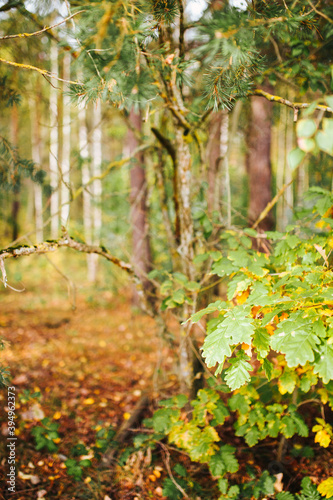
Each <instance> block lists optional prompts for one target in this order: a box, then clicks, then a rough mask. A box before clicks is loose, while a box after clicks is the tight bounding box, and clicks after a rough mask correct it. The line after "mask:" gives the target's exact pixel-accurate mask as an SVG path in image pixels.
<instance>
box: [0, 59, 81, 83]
mask: <svg viewBox="0 0 333 500" xmlns="http://www.w3.org/2000/svg"><path fill="white" fill-rule="evenodd" d="M0 62H3V63H5V64H9V65H10V66H15V67H16V68H21V69H30V70H32V71H37V72H38V73H40V74H41V75H43V76H44V77H45V76H48V77H49V78H54V79H55V80H58V81H59V82H65V83H71V84H73V85H82V84H81V83H80V82H73V81H72V80H64V79H63V78H59V77H58V76H55V75H53V74H52V73H50V72H49V71H47V70H46V69H42V68H37V67H36V66H31V64H23V63H17V62H14V61H7V59H3V58H2V57H0Z"/></svg>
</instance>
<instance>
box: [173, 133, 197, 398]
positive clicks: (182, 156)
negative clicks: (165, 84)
mask: <svg viewBox="0 0 333 500" xmlns="http://www.w3.org/2000/svg"><path fill="white" fill-rule="evenodd" d="M175 143H176V144H175V149H176V169H175V170H176V172H175V173H176V176H177V177H176V182H177V187H178V189H177V192H178V207H179V208H178V210H179V214H178V215H179V223H180V244H179V247H178V253H179V255H180V258H181V264H182V270H183V273H184V274H185V275H186V276H187V278H188V279H189V280H191V281H193V280H194V279H195V272H194V267H193V257H194V252H193V220H192V213H191V154H190V150H189V146H188V144H187V142H186V137H184V131H183V129H182V128H180V127H179V126H178V127H177V128H176V140H175ZM183 314H184V318H186V319H187V318H188V317H189V315H190V314H191V313H190V311H189V307H188V305H187V304H185V305H184V308H183ZM193 362H194V353H193V345H192V341H191V327H184V326H182V325H181V326H180V343H179V381H180V388H181V391H183V392H186V393H189V392H191V391H192V390H193V381H194V373H193V368H194V366H193Z"/></svg>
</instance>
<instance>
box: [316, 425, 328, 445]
mask: <svg viewBox="0 0 333 500" xmlns="http://www.w3.org/2000/svg"><path fill="white" fill-rule="evenodd" d="M315 427H319V426H317V425H316V426H315ZM330 442H331V438H330V435H329V434H328V432H327V431H326V430H325V429H321V430H319V431H318V432H317V434H316V436H315V443H319V444H320V446H322V447H323V448H327V447H328V446H329V444H330Z"/></svg>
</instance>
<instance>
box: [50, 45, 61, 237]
mask: <svg viewBox="0 0 333 500" xmlns="http://www.w3.org/2000/svg"><path fill="white" fill-rule="evenodd" d="M50 61H51V73H53V74H54V75H55V76H58V75H59V69H58V48H57V44H56V42H54V41H53V40H52V41H51V51H50ZM58 161H59V134H58V91H57V89H56V88H55V87H53V86H52V85H50V153H49V167H50V184H51V189H52V194H51V199H50V212H51V237H52V238H53V239H56V238H57V237H58V236H59V234H58V232H59V167H58Z"/></svg>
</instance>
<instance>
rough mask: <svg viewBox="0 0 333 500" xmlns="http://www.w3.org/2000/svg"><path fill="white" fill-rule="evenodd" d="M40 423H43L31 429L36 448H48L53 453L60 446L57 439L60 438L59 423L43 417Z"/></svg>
mask: <svg viewBox="0 0 333 500" xmlns="http://www.w3.org/2000/svg"><path fill="white" fill-rule="evenodd" d="M40 423H41V424H42V425H37V426H36V427H33V428H32V430H31V434H32V435H33V436H34V438H35V443H36V446H35V447H36V450H37V451H38V450H42V449H43V448H46V449H47V450H48V451H49V452H51V453H54V452H56V451H57V450H58V446H57V445H56V443H55V441H57V440H58V439H59V438H60V435H59V433H58V429H59V424H58V423H56V422H52V421H51V420H50V419H49V418H43V420H41V422H40Z"/></svg>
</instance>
